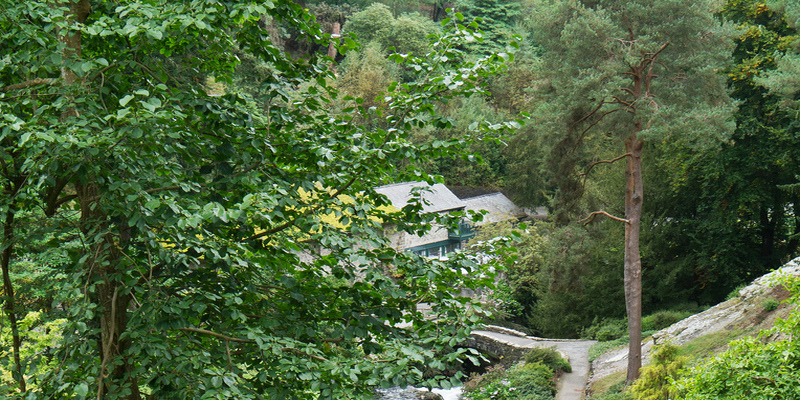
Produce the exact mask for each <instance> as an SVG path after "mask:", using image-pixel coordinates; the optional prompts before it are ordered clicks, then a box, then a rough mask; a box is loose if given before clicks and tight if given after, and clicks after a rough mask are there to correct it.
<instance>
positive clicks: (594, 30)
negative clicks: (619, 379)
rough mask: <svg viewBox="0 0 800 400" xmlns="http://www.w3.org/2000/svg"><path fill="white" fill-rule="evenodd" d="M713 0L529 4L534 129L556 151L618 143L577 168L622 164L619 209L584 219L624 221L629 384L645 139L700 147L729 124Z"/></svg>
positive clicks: (636, 358) (636, 349)
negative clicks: (538, 56)
mask: <svg viewBox="0 0 800 400" xmlns="http://www.w3.org/2000/svg"><path fill="white" fill-rule="evenodd" d="M713 6H714V4H713V2H712V1H696V2H691V3H687V2H686V1H680V0H657V1H641V0H639V1H628V0H582V1H578V0H564V1H555V2H553V1H545V0H540V1H536V2H535V4H534V10H535V11H534V15H533V16H532V18H531V20H532V21H533V23H532V29H533V31H534V39H535V41H536V42H537V44H538V45H540V46H541V48H542V51H543V55H542V60H541V63H540V69H539V71H538V80H537V82H536V87H537V88H538V89H539V91H540V93H541V96H540V101H539V102H538V104H536V105H535V106H536V108H535V109H534V113H533V114H534V118H535V119H537V123H536V124H533V125H534V126H538V127H539V130H538V131H536V132H535V134H536V135H542V136H544V137H547V138H549V139H548V141H550V142H552V143H562V144H563V143H569V144H570V145H571V146H572V149H566V150H565V149H562V148H560V147H559V146H555V147H554V149H555V150H557V151H559V152H560V153H561V154H568V155H571V154H574V153H575V149H579V148H581V147H582V146H585V145H586V142H587V141H589V139H590V138H598V137H599V138H601V139H603V140H606V141H610V142H612V143H616V145H617V146H620V147H623V148H624V151H623V152H622V153H621V154H618V155H616V156H613V157H611V158H609V159H594V160H592V162H589V163H588V164H587V167H586V168H585V170H583V171H580V173H579V174H578V175H579V176H580V178H581V179H587V178H589V177H590V172H591V171H592V170H593V168H594V167H596V166H598V165H600V164H609V163H614V162H617V161H622V160H625V162H626V167H625V196H624V198H625V202H624V212H625V214H624V216H622V217H618V216H614V215H612V214H611V213H609V212H607V211H605V210H600V211H595V212H592V213H591V214H590V215H589V216H588V218H587V219H586V220H585V221H586V223H589V222H591V221H592V220H594V219H595V218H596V217H598V216H601V215H602V216H606V217H609V218H612V219H614V220H618V221H621V222H623V223H624V224H625V259H624V272H625V274H624V276H625V277H624V287H625V299H626V300H625V301H626V310H627V315H628V330H629V332H630V338H631V340H630V351H629V363H628V377H627V380H628V382H631V381H633V380H635V379H636V377H638V373H639V372H638V371H639V368H640V366H641V297H642V286H641V278H642V277H641V257H640V253H639V231H640V224H641V217H642V207H643V204H644V198H643V194H644V183H643V180H642V160H643V151H644V148H645V143H646V142H647V141H650V140H659V141H663V140H668V141H680V142H686V143H690V144H691V145H693V146H695V147H696V148H698V149H699V148H702V147H703V146H706V145H708V144H709V143H715V142H717V141H718V140H720V139H723V138H724V137H725V136H726V135H727V133H728V132H729V131H730V128H731V127H730V124H729V115H730V112H731V101H730V99H729V97H728V95H727V93H726V88H725V82H724V77H722V76H721V75H720V74H719V73H718V72H717V71H718V68H720V67H721V65H722V64H723V61H724V60H725V57H726V55H727V54H729V53H728V45H727V43H728V42H729V40H728V36H727V34H726V32H725V29H724V28H723V27H721V26H720V24H719V22H718V21H716V20H715V19H714V16H713V15H714V11H715V10H714V8H713ZM598 135H602V136H598ZM567 139H569V140H567ZM570 165H576V164H574V163H570ZM570 172H571V171H570ZM573 173H576V172H573ZM573 180H574V179H573ZM573 186H576V187H577V188H578V189H580V188H581V187H582V185H573Z"/></svg>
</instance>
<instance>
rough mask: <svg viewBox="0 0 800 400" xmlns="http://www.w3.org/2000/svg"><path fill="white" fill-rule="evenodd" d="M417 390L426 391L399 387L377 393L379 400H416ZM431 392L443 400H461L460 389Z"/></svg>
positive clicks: (379, 390)
mask: <svg viewBox="0 0 800 400" xmlns="http://www.w3.org/2000/svg"><path fill="white" fill-rule="evenodd" d="M417 390H423V391H424V390H426V389H418V388H415V387H412V386H409V387H407V388H401V387H393V388H389V389H378V390H377V391H378V393H379V394H380V397H379V399H381V400H417V397H416V396H415V392H416V391H417ZM433 392H434V393H436V394H439V395H441V396H442V398H443V399H444V400H459V399H461V387H460V386H458V387H454V388H451V389H447V390H445V389H433Z"/></svg>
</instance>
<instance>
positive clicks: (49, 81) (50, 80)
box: [0, 78, 58, 92]
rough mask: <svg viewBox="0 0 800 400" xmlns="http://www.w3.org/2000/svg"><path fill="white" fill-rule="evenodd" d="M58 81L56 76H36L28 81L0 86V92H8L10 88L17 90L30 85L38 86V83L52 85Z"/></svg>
mask: <svg viewBox="0 0 800 400" xmlns="http://www.w3.org/2000/svg"><path fill="white" fill-rule="evenodd" d="M56 82H58V79H56V78H36V79H31V80H29V81H25V82H20V83H15V84H13V85H8V86H6V87H4V88H0V92H10V91H12V90H19V89H27V88H29V87H32V86H39V85H54V84H56Z"/></svg>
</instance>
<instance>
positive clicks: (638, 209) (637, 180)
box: [624, 131, 644, 383]
mask: <svg viewBox="0 0 800 400" xmlns="http://www.w3.org/2000/svg"><path fill="white" fill-rule="evenodd" d="M643 147H644V141H642V139H640V138H639V137H638V135H637V132H636V131H634V133H633V134H632V135H631V136H630V137H629V138H628V139H627V140H625V150H626V151H627V152H628V153H630V156H628V159H627V163H626V167H625V180H626V185H625V219H627V220H628V223H626V224H625V266H624V268H625V273H624V286H625V309H626V311H627V315H628V333H629V335H630V345H629V348H628V375H627V379H626V381H627V382H628V383H631V382H633V381H635V380H636V379H637V378H638V377H639V369H640V368H641V367H642V259H641V255H640V253H639V227H640V225H641V219H642V201H643V188H644V183H643V181H642V148H643Z"/></svg>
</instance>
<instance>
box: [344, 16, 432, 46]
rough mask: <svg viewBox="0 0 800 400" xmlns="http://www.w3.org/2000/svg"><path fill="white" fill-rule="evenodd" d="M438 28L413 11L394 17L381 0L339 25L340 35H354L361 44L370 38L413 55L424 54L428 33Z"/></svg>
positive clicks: (367, 41) (369, 40)
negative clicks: (342, 25)
mask: <svg viewBox="0 0 800 400" xmlns="http://www.w3.org/2000/svg"><path fill="white" fill-rule="evenodd" d="M440 31H441V30H440V29H439V27H438V26H437V25H436V24H435V23H434V22H432V21H430V20H429V19H427V18H424V17H423V16H421V15H419V14H417V13H411V14H402V15H400V16H399V17H397V18H395V17H394V16H393V15H392V12H391V10H390V9H389V7H387V6H386V5H384V4H381V3H373V4H372V5H370V6H369V7H367V8H366V9H365V10H364V11H360V12H357V13H355V14H353V15H352V16H351V17H350V18H349V19H348V21H347V23H346V24H345V25H344V27H343V28H342V32H343V33H344V34H353V35H355V37H356V38H357V39H358V40H359V41H360V42H361V43H365V44H366V43H369V42H373V41H374V42H377V43H379V44H380V45H381V46H382V48H383V49H388V48H394V51H395V52H397V53H401V54H413V55H415V56H424V55H425V54H426V53H427V52H428V50H429V47H428V42H429V40H428V36H429V35H432V34H436V33H439V32H440Z"/></svg>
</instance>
